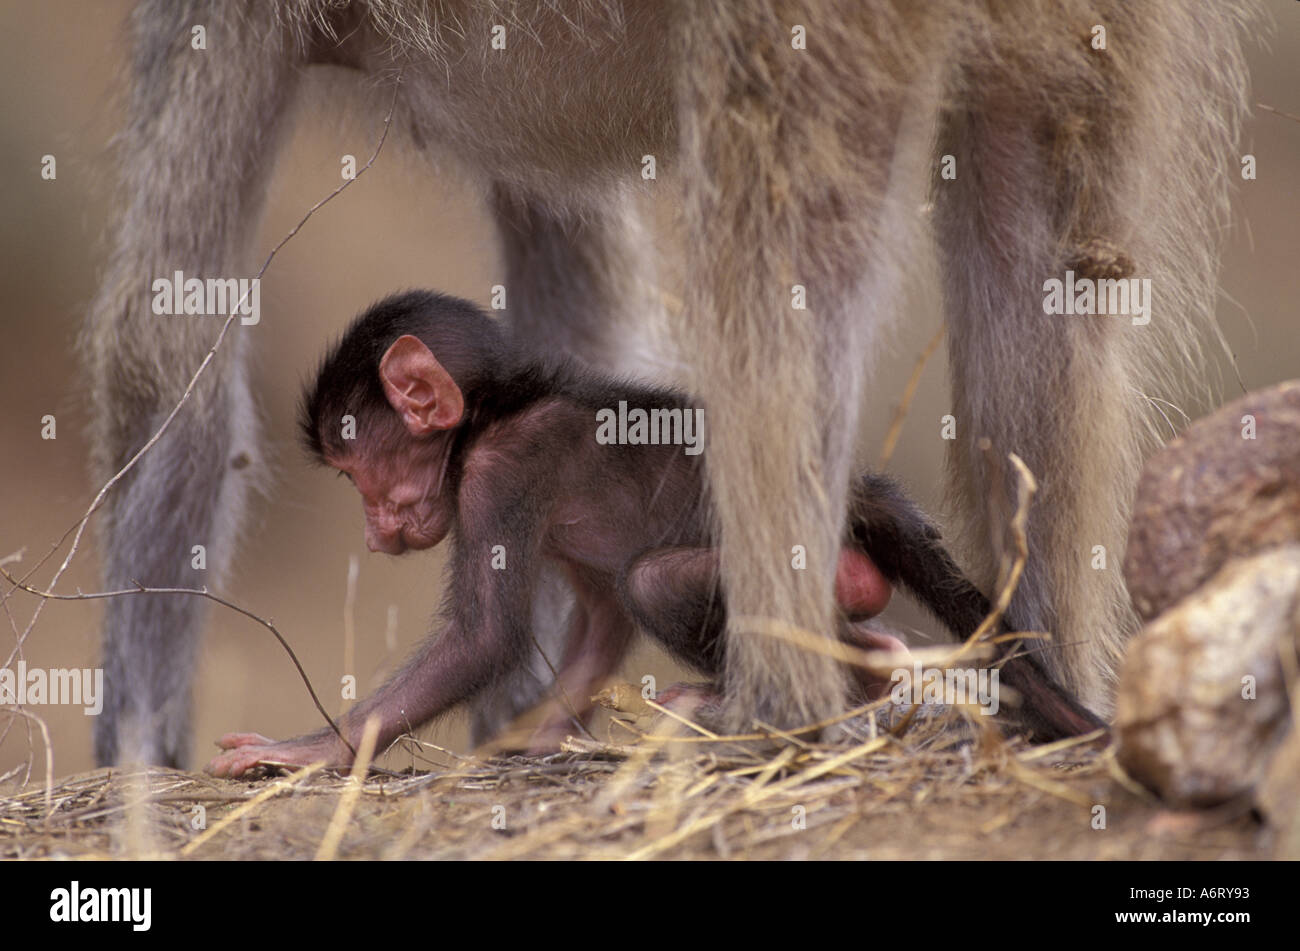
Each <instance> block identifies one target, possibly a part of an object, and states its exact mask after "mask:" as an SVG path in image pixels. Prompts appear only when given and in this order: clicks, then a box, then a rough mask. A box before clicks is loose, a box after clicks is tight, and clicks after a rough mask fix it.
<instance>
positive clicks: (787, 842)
mask: <svg viewBox="0 0 1300 951" xmlns="http://www.w3.org/2000/svg"><path fill="white" fill-rule="evenodd" d="M891 718H892V721H891ZM653 729H654V730H656V731H657V732H660V733H661V732H662V731H663V727H662V725H656V726H655V727H654V728H653ZM850 732H852V733H853V734H854V735H853V736H852V737H851V738H850V739H848V740H847V741H846V742H844V743H842V744H840V745H835V746H827V745H818V744H810V743H805V742H797V741H787V742H777V743H776V744H775V747H774V748H773V746H772V745H771V744H769V745H768V746H767V748H766V749H765V750H764V751H763V752H762V753H755V752H751V751H749V750H748V749H746V748H743V747H741V746H739V745H736V744H728V743H722V744H712V745H711V748H710V749H708V750H706V748H705V746H704V745H701V744H700V743H698V742H688V741H682V740H680V739H679V740H675V741H668V742H661V741H659V740H656V739H654V738H648V739H647V738H645V737H644V736H643V737H640V738H638V739H637V740H636V741H635V742H634V743H633V744H631V745H610V744H605V743H599V742H595V741H592V740H573V741H571V745H572V746H573V747H574V751H571V752H565V753H559V754H555V755H553V756H549V757H542V758H524V757H496V758H467V757H458V756H454V755H453V754H450V753H448V752H447V751H446V750H442V749H439V748H431V747H429V746H428V745H420V744H416V743H415V742H414V741H409V740H408V741H405V742H406V743H407V744H408V746H407V752H409V759H410V762H411V764H412V765H413V766H414V767H415V771H414V772H410V773H387V774H377V773H372V774H371V775H370V776H369V778H368V779H367V780H366V782H365V783H364V785H359V784H356V783H354V782H352V781H351V780H350V779H349V777H347V776H345V775H341V774H338V773H335V772H332V771H328V770H318V771H316V772H312V773H310V774H308V775H303V774H301V773H300V774H296V775H294V776H290V775H289V774H288V773H287V771H286V772H282V773H280V774H278V775H276V776H264V777H261V778H257V779H253V780H248V781H244V780H240V781H227V780H217V779H213V778H211V777H208V776H206V775H204V774H202V773H191V772H181V771H175V770H164V769H153V770H149V771H148V773H147V774H146V773H140V772H136V773H132V772H130V771H108V770H97V771H94V772H90V773H83V774H80V775H78V776H73V777H70V778H68V779H66V780H63V781H62V782H58V783H54V784H51V785H50V786H49V787H48V788H47V786H46V785H45V784H44V783H43V782H41V781H40V779H39V777H36V776H33V777H32V779H31V781H30V782H29V783H28V785H27V786H26V788H18V787H17V785H16V783H15V781H14V780H11V781H10V785H9V786H8V787H7V788H5V789H3V790H0V857H4V858H8V859H13V858H37V859H39V858H59V857H77V858H137V857H138V858H185V859H245V860H246V859H308V858H313V857H325V858H340V859H382V858H389V859H393V858H406V859H467V858H475V859H478V858H482V859H515V858H525V859H577V858H581V859H589V858H605V859H615V858H642V859H650V858H654V859H688V858H700V859H717V858H727V859H872V860H880V859H1251V858H1269V857H1271V856H1272V855H1273V854H1274V850H1275V844H1274V836H1273V834H1272V832H1271V830H1270V829H1269V828H1268V827H1267V826H1266V825H1264V824H1262V823H1261V822H1260V821H1259V819H1258V817H1257V816H1256V815H1255V813H1253V812H1252V811H1251V810H1250V809H1249V807H1248V806H1239V807H1225V808H1223V809H1220V810H1218V811H1212V812H1200V813H1177V812H1171V811H1168V810H1165V809H1163V808H1161V806H1160V805H1159V804H1158V803H1157V802H1155V801H1154V800H1153V799H1152V797H1150V796H1149V795H1148V794H1146V793H1145V792H1144V791H1143V790H1141V789H1140V788H1139V787H1137V786H1135V785H1134V784H1133V783H1132V782H1131V781H1130V780H1128V779H1127V777H1125V776H1124V775H1123V774H1122V773H1121V772H1120V770H1119V769H1118V767H1117V766H1116V765H1115V763H1114V757H1113V753H1112V751H1111V749H1110V747H1109V742H1108V740H1107V739H1106V738H1105V737H1100V738H1096V739H1092V740H1084V741H1070V742H1068V743H1066V744H1055V745H1053V746H1050V747H1037V748H1035V747H1031V746H1027V745H1025V744H1024V743H1023V742H1022V741H1020V740H1018V739H1015V740H1010V741H1007V740H1004V739H1003V738H1002V737H1001V736H1000V735H999V734H997V733H995V732H994V731H993V730H991V729H990V728H988V727H986V726H984V725H982V724H981V725H979V726H977V727H975V728H972V727H970V726H969V725H966V724H965V721H961V720H960V718H959V716H958V715H956V714H953V713H949V714H946V715H942V716H932V717H929V718H921V717H912V718H908V717H906V716H905V715H904V714H901V713H900V712H899V711H898V710H894V711H885V712H883V713H881V714H880V718H879V719H878V720H877V721H875V722H874V724H873V723H872V722H871V720H870V719H869V718H868V719H866V720H865V721H864V720H863V719H859V720H858V721H854V727H853V729H852V730H851V731H850ZM389 761H390V762H391V761H392V759H391V758H390V760H389Z"/></svg>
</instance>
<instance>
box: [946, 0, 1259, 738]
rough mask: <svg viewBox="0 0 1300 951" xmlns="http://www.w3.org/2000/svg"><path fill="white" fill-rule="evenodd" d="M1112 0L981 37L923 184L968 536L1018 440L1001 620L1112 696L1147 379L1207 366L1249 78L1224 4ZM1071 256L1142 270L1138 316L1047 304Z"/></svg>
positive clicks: (994, 517) (980, 535)
mask: <svg viewBox="0 0 1300 951" xmlns="http://www.w3.org/2000/svg"><path fill="white" fill-rule="evenodd" d="M1106 6H1107V9H1105V10H1102V11H1100V12H1097V11H1093V13H1090V14H1089V15H1088V16H1086V17H1083V18H1080V19H1077V22H1075V23H1073V24H1072V25H1071V26H1070V28H1069V29H1070V30H1072V32H1070V31H1069V30H1067V31H1066V32H1064V33H1062V32H1061V28H1062V24H1061V23H1060V21H1059V12H1057V13H1053V12H1052V10H1049V9H1048V8H1043V10H1042V11H1041V12H1040V13H1039V14H1037V15H1040V16H1042V17H1043V20H1042V21H1041V22H1034V20H1033V19H1032V17H1033V16H1034V15H1035V14H1033V13H1032V10H1031V9H1030V8H1027V10H1026V11H1020V10H1019V8H1017V12H1016V13H1014V14H1010V13H1008V16H1007V19H1006V21H1005V22H1004V21H1001V20H999V19H997V17H996V15H995V16H994V17H993V18H992V19H991V20H990V23H989V24H988V26H989V29H988V30H985V31H980V32H978V33H972V36H979V37H980V39H979V40H978V41H977V42H973V43H972V45H971V47H970V48H969V49H966V50H963V51H961V52H960V53H959V54H958V56H957V57H956V61H957V62H958V63H959V64H960V65H959V66H958V68H957V69H955V70H954V72H953V73H952V75H951V80H950V84H949V89H948V98H949V102H950V104H951V108H949V109H948V110H947V112H946V113H945V115H944V118H943V124H942V131H941V134H940V140H939V150H938V151H939V153H940V154H941V155H942V154H948V155H952V156H954V157H955V159H956V164H955V170H956V177H955V178H954V179H950V180H945V179H942V178H936V179H935V182H934V194H935V209H936V211H935V226H936V231H937V234H938V238H939V245H940V251H941V259H942V266H943V272H944V287H945V296H946V305H947V309H948V318H949V324H950V335H949V341H950V363H951V366H952V373H953V394H954V403H955V408H954V413H955V416H956V419H957V429H958V434H959V441H958V442H957V443H955V444H954V446H953V450H952V455H951V457H950V463H951V468H952V470H953V473H954V475H955V488H956V492H957V496H958V500H959V501H960V502H961V503H962V504H961V508H962V509H963V510H964V511H965V513H966V514H967V515H968V516H969V518H970V522H969V533H968V537H967V541H968V543H969V544H970V545H971V547H972V548H974V549H975V550H977V551H985V552H987V551H988V550H989V548H990V543H991V545H992V550H993V551H994V552H997V551H998V550H999V549H1000V547H1002V545H1003V544H1004V539H1006V538H1007V531H1008V522H1009V519H1010V516H1011V512H1012V511H1013V509H1014V499H1015V475H1014V473H1012V472H1011V471H1010V467H1009V465H1008V464H1007V462H1006V457H1007V454H1008V453H1010V452H1015V453H1017V454H1018V455H1019V456H1020V457H1021V458H1022V459H1024V461H1025V463H1026V464H1027V465H1028V467H1029V468H1030V470H1032V472H1033V473H1034V475H1035V476H1036V477H1037V480H1038V485H1039V491H1038V495H1037V497H1036V498H1035V500H1034V505H1033V508H1032V510H1031V512H1030V517H1029V531H1028V536H1029V560H1028V564H1027V566H1026V570H1025V574H1024V576H1023V578H1022V579H1021V581H1020V584H1019V587H1018V588H1017V590H1016V596H1015V600H1014V601H1013V603H1012V608H1011V611H1010V612H1009V615H1008V621H1009V622H1010V623H1011V624H1012V626H1013V627H1015V628H1018V629H1021V630H1036V631H1050V632H1051V633H1052V634H1053V635H1054V638H1055V640H1054V643H1053V644H1052V646H1051V648H1050V649H1049V650H1047V651H1046V654H1045V658H1044V659H1045V661H1046V662H1047V664H1048V666H1049V668H1050V669H1051V670H1052V671H1053V673H1055V674H1056V676H1057V677H1058V678H1060V679H1061V680H1062V682H1063V683H1065V684H1066V685H1067V686H1068V687H1070V688H1071V689H1072V690H1074V691H1075V692H1076V694H1077V695H1078V696H1079V697H1080V698H1081V699H1082V700H1083V701H1084V702H1085V703H1086V704H1087V705H1089V706H1090V707H1091V708H1092V709H1094V710H1096V711H1098V712H1101V713H1103V714H1104V713H1106V712H1107V711H1108V710H1109V707H1110V693H1111V688H1112V685H1113V681H1114V675H1115V668H1116V664H1117V662H1118V660H1119V658H1120V656H1121V653H1122V650H1123V644H1124V641H1125V639H1126V637H1127V636H1128V634H1129V633H1130V632H1131V631H1132V630H1133V627H1134V619H1133V614H1132V610H1131V608H1130V605H1129V602H1128V596H1127V594H1126V592H1125V590H1124V584H1123V578H1122V576H1121V573H1120V565H1121V560H1122V555H1123V550H1124V542H1125V535H1126V531H1127V523H1128V510H1129V503H1130V499H1131V494H1132V490H1133V487H1134V485H1135V483H1136V478H1137V472H1138V468H1139V466H1140V464H1141V461H1142V458H1143V456H1144V453H1145V451H1146V450H1147V448H1149V446H1150V435H1151V433H1150V427H1149V422H1150V419H1151V418H1152V416H1153V414H1152V413H1151V412H1150V407H1149V406H1148V400H1147V396H1161V397H1163V398H1168V399H1172V398H1177V397H1176V395H1175V393H1174V392H1173V386H1172V385H1171V381H1170V379H1169V373H1170V368H1171V367H1175V368H1179V369H1181V368H1183V367H1186V366H1189V365H1190V366H1193V367H1195V366H1197V365H1198V364H1197V362H1196V359H1195V358H1196V356H1197V343H1196V333H1195V331H1196V327H1197V325H1198V323H1199V324H1205V323H1208V322H1209V321H1211V320H1212V319H1213V312H1214V295H1215V273H1216V270H1217V241H1218V238H1217V236H1218V234H1219V233H1220V230H1221V220H1222V214H1223V212H1224V210H1225V202H1226V187H1227V184H1228V175H1227V168H1226V166H1225V162H1226V160H1227V159H1228V157H1229V154H1230V148H1231V146H1232V144H1233V142H1234V141H1235V137H1236V128H1237V119H1238V115H1239V113H1240V110H1241V108H1242V100H1243V90H1244V84H1245V79H1244V76H1245V74H1244V70H1243V66H1242V61H1241V54H1240V50H1239V49H1238V48H1237V47H1238V41H1237V38H1236V27H1237V24H1236V23H1235V22H1234V17H1235V16H1236V12H1235V11H1234V10H1232V9H1231V5H1223V6H1222V8H1220V6H1218V5H1215V6H1214V7H1213V9H1211V7H1210V6H1207V5H1200V4H1197V5H1182V4H1166V3H1115V4H1107V5H1106ZM1032 9H1036V8H1032ZM1094 14H1095V15H1094ZM1026 16H1028V17H1029V19H1026ZM1094 22H1095V23H1098V24H1102V25H1104V26H1105V29H1106V37H1107V38H1108V42H1107V43H1106V45H1105V47H1104V48H1100V49H1099V48H1097V47H1096V45H1095V42H1094V40H1095V37H1096V35H1097V34H1096V33H1095V31H1094V30H1093V29H1092V24H1093V23H1094ZM1053 37H1056V39H1053ZM1036 38H1037V39H1036ZM1067 271H1073V272H1074V275H1075V277H1076V278H1077V279H1088V280H1105V279H1119V280H1123V281H1126V283H1131V281H1128V279H1137V280H1138V281H1145V280H1147V279H1149V285H1147V286H1149V296H1147V297H1146V299H1145V302H1146V304H1148V305H1149V306H1150V311H1149V314H1147V315H1142V314H1140V313H1136V307H1135V306H1132V305H1131V307H1130V310H1133V311H1134V317H1136V319H1134V318H1133V317H1130V316H1128V315H1120V316H1066V315H1063V314H1048V313H1045V312H1044V298H1045V294H1044V292H1045V290H1046V288H1045V286H1044V282H1045V281H1048V280H1050V279H1053V278H1055V279H1058V280H1060V281H1062V282H1064V281H1065V280H1066V272H1067ZM1138 288H1139V291H1141V292H1142V293H1144V294H1145V291H1142V285H1141V284H1139V285H1138ZM1126 289H1127V288H1126ZM1136 303H1137V300H1136V299H1135V300H1134V302H1133V304H1136ZM1147 316H1149V323H1148V322H1145V320H1146V317H1147ZM1171 356H1172V357H1175V359H1173V360H1171V359H1170V357H1171ZM983 437H987V438H988V439H989V440H990V442H991V448H990V449H989V450H987V451H985V450H982V449H981V448H980V440H981V438H983ZM1097 546H1101V548H1098V547H1097ZM1103 556H1104V559H1105V561H1104V564H1103V562H1102V561H1101V558H1102V557H1103ZM994 571H995V566H994V565H991V564H987V565H986V566H985V568H984V570H983V572H982V574H981V575H980V576H979V579H978V580H979V581H980V582H981V583H982V584H984V585H985V586H987V587H991V584H992V581H993V577H994Z"/></svg>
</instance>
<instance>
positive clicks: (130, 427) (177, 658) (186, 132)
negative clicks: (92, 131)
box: [87, 2, 297, 766]
mask: <svg viewBox="0 0 1300 951" xmlns="http://www.w3.org/2000/svg"><path fill="white" fill-rule="evenodd" d="M196 24H201V25H203V26H204V27H205V29H206V31H207V44H208V48H207V50H194V49H192V48H191V45H190V39H191V36H192V33H191V29H192V27H193V26H195V25H196ZM132 34H133V37H132V38H133V41H134V46H133V60H132V76H131V90H130V102H129V115H128V124H127V127H126V129H125V131H124V132H123V134H122V136H121V137H120V140H119V145H120V159H121V162H122V183H123V192H124V197H123V201H124V207H123V208H122V209H121V210H120V212H119V217H118V219H117V225H116V229H115V232H114V235H113V245H112V250H111V256H110V260H109V264H108V270H107V274H106V275H105V278H104V281H103V285H102V286H101V288H100V291H99V294H98V297H97V298H96V300H95V303H94V306H93V309H92V311H91V313H90V317H89V321H88V326H87V336H88V351H89V369H90V375H91V382H92V388H93V404H94V420H93V432H92V437H93V445H94V475H95V478H96V479H97V480H98V481H99V482H100V483H101V484H102V482H103V481H104V480H107V479H108V478H109V477H110V476H111V475H112V474H113V473H114V472H116V471H117V470H118V469H119V468H120V467H121V466H123V465H124V464H125V463H126V462H127V460H128V459H130V457H131V456H132V455H133V454H134V453H135V452H136V451H137V450H138V449H139V448H140V447H141V446H142V445H143V444H144V443H145V442H146V440H148V438H149V437H150V436H151V435H152V434H153V433H154V432H155V430H156V429H157V428H158V426H159V425H160V424H161V423H162V421H163V419H164V417H165V416H166V415H167V413H168V411H169V410H170V409H171V408H172V407H173V406H174V405H175V404H176V401H177V400H178V399H179V398H180V396H181V394H182V392H183V390H184V388H185V385H186V383H187V382H188V380H189V378H190V376H191V374H192V373H193V372H194V370H195V369H196V368H197V367H198V366H199V363H200V361H201V360H202V358H203V355H204V354H205V353H206V352H207V350H208V348H209V347H210V346H211V344H212V342H213V340H214V339H215V336H216V334H217V332H218V330H219V329H220V327H221V323H222V319H221V318H219V317H212V316H209V317H195V316H188V317H187V316H159V315H155V314H153V313H152V312H151V309H150V303H151V296H152V294H151V282H152V281H153V280H154V279H155V278H158V277H166V278H172V277H173V275H174V274H175V272H177V271H181V272H183V273H184V275H185V276H186V277H198V278H241V277H249V276H251V275H249V273H248V269H249V267H250V266H251V261H250V260H249V257H250V256H249V254H248V251H247V246H248V244H249V241H250V239H251V237H252V236H253V234H254V226H255V225H256V220H257V217H258V214H259V212H260V209H261V207H262V204H263V200H262V199H263V193H264V190H265V183H266V176H267V172H268V170H269V169H270V167H271V164H272V158H273V155H274V143H273V142H272V141H271V136H272V134H273V133H274V132H275V130H277V129H278V128H279V127H280V126H281V125H283V123H282V122H281V121H280V119H281V115H282V112H283V106H284V104H285V102H286V99H287V97H288V94H289V92H290V89H291V86H292V85H293V76H294V70H295V69H296V68H297V66H296V63H295V61H294V60H295V57H294V55H293V53H292V50H291V49H290V41H289V39H288V37H287V36H286V35H285V34H284V33H283V32H282V30H281V29H280V26H279V24H278V23H277V20H276V17H275V11H274V9H273V8H271V6H270V5H264V4H256V3H248V4H243V3H240V4H235V3H223V2H210V3H188V4H183V3H171V2H146V3H142V4H140V6H139V7H138V8H137V9H136V11H135V13H134V17H133V20H132ZM250 332H256V328H248V327H241V326H239V325H238V324H237V325H236V326H235V327H234V328H232V331H231V333H230V335H229V336H228V338H227V340H226V343H225V346H224V347H223V350H222V351H221V353H220V354H219V357H218V359H217V360H216V361H215V362H214V364H213V365H212V366H210V367H209V368H208V370H207V371H206V372H205V374H204V377H203V379H202V381H201V383H200V385H199V386H198V388H197V390H196V391H195V393H194V395H193V397H192V398H191V400H190V401H189V403H188V404H187V405H186V406H185V407H184V409H183V410H182V411H181V413H180V415H179V416H178V417H177V418H176V419H175V420H174V422H173V423H172V426H171V428H170V429H169V430H168V432H167V433H166V434H165V436H164V437H163V438H162V440H161V441H160V442H159V443H158V444H157V445H155V446H154V447H153V449H152V450H151V451H150V452H149V453H147V454H146V455H145V456H144V457H143V458H142V459H141V460H140V461H139V463H138V464H137V465H136V466H135V468H134V469H133V470H132V471H131V472H130V473H129V474H128V475H127V477H126V478H125V479H124V480H123V482H122V483H120V484H119V485H118V486H117V487H116V488H115V489H114V491H113V492H112V493H111V494H110V495H109V497H108V499H107V505H106V511H104V512H103V513H102V515H101V517H102V519H103V522H102V533H101V536H100V537H101V545H102V551H103V556H104V576H105V584H106V586H107V587H108V588H127V587H131V586H132V585H133V584H134V583H136V582H139V583H141V584H144V585H147V586H163V587H167V586H184V587H198V586H203V585H207V586H209V587H213V586H216V585H219V584H220V579H221V576H222V573H223V572H224V570H225V569H226V567H227V566H228V565H229V564H230V561H231V558H232V555H233V546H234V543H235V538H236V535H237V534H238V530H239V527H240V523H241V519H242V515H243V509H244V502H245V498H246V496H247V494H248V490H249V487H250V485H251V484H252V483H253V480H255V479H256V478H258V476H259V475H260V473H261V468H262V457H261V454H260V451H259V446H258V444H257V435H256V425H255V416H254V411H253V405H252V400H251V398H250V394H249V388H248V380H247V378H246V376H245V371H244V360H243V353H244V352H245V351H246V349H247V346H246V345H247V342H248V341H247V335H248V334H249V333H250ZM197 545H202V546H203V548H204V550H205V557H206V570H205V571H199V570H195V569H194V568H193V567H192V559H193V558H194V557H195V555H194V546H197ZM203 615H204V609H203V605H202V603H201V602H200V601H199V599H197V598H193V597H189V596H184V595H137V596H128V597H121V598H115V599H111V600H109V601H108V602H107V605H106V608H105V615H104V629H103V654H104V658H103V664H104V672H105V702H104V709H103V712H102V713H101V714H100V716H99V717H98V718H97V719H96V721H95V757H96V760H97V761H98V762H99V763H100V764H111V763H116V762H122V761H144V762H151V763H163V764H167V765H172V766H180V765H183V764H184V762H185V760H186V759H187V757H188V752H189V749H188V748H189V732H190V708H191V705H190V686H191V677H192V673H193V668H194V663H195V659H196V653H197V645H198V634H199V630H200V626H201V624H202V620H203Z"/></svg>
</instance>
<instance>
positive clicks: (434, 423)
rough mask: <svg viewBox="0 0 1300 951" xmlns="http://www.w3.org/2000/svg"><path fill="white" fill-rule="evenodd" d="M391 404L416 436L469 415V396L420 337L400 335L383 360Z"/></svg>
mask: <svg viewBox="0 0 1300 951" xmlns="http://www.w3.org/2000/svg"><path fill="white" fill-rule="evenodd" d="M379 378H380V380H381V381H382V382H383V384H384V395H385V396H387V397H388V402H389V405H391V406H392V407H393V409H395V410H397V413H398V415H400V416H401V417H402V422H403V423H405V424H406V428H407V429H408V430H410V432H411V434H412V435H414V436H427V435H428V434H429V433H431V432H435V431H436V430H440V429H451V428H452V427H454V426H456V425H458V424H459V423H460V421H461V418H462V417H463V416H464V415H465V396H464V394H463V393H461V391H460V387H459V386H457V385H456V381H455V380H453V379H452V378H451V374H450V373H448V372H447V369H446V367H444V366H443V365H442V364H441V363H439V362H438V358H437V357H435V356H434V355H433V351H432V350H430V349H429V348H428V347H426V346H425V345H424V341H422V340H421V339H420V338H419V337H413V336H411V335H410V334H405V335H404V336H401V337H398V338H397V339H396V340H395V341H393V345H392V346H391V347H389V348H388V351H387V352H386V353H385V354H384V356H383V359H382V360H380V361H379Z"/></svg>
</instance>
